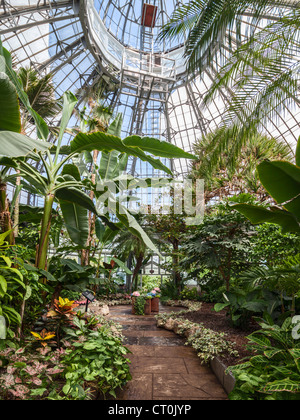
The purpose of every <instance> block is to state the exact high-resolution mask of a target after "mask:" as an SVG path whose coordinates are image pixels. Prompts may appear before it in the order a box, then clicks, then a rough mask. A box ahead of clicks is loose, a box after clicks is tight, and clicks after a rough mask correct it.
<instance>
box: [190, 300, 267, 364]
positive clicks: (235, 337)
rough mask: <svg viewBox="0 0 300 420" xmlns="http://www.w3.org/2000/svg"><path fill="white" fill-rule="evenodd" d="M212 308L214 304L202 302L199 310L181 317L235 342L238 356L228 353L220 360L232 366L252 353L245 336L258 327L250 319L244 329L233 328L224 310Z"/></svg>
mask: <svg viewBox="0 0 300 420" xmlns="http://www.w3.org/2000/svg"><path fill="white" fill-rule="evenodd" d="M213 308H214V304H212V303H205V302H203V303H202V308H201V310H200V311H197V312H191V313H189V314H186V315H184V316H183V318H184V319H187V320H189V321H191V322H195V323H198V324H203V325H204V326H205V327H206V328H209V329H211V330H213V331H217V332H221V333H225V334H226V337H225V338H226V340H228V341H232V342H234V343H236V344H235V349H236V350H237V351H238V352H239V357H238V358H236V357H233V356H230V355H227V356H225V357H223V358H222V362H223V363H224V364H225V365H226V366H234V365H237V364H238V363H241V362H244V359H245V358H246V359H249V357H250V356H252V354H251V353H250V352H249V350H247V348H246V346H247V344H248V340H247V338H246V337H247V336H248V335H250V334H251V333H253V332H254V331H257V330H258V329H259V325H258V324H257V323H256V322H255V321H252V322H251V323H250V325H249V326H248V327H247V329H246V330H245V329H244V330H241V329H237V328H234V327H232V326H231V325H230V320H229V318H228V317H227V315H226V310H224V311H221V312H215V311H214V310H213Z"/></svg>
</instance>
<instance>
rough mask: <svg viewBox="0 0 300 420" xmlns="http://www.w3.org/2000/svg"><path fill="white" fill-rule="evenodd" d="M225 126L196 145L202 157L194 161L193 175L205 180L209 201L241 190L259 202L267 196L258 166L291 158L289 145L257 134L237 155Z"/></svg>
mask: <svg viewBox="0 0 300 420" xmlns="http://www.w3.org/2000/svg"><path fill="white" fill-rule="evenodd" d="M227 132H228V135H224V131H223V130H222V129H219V130H216V131H215V132H213V133H210V134H208V135H207V136H203V137H202V138H201V139H199V140H198V141H197V142H196V143H195V144H194V152H195V154H196V155H197V156H199V160H198V161H196V162H195V163H193V165H192V171H191V174H190V176H191V178H192V179H204V180H205V199H206V202H209V201H211V200H212V199H214V198H217V199H221V200H222V199H223V198H226V197H228V196H232V195H238V194H241V193H249V194H252V195H253V194H254V195H255V196H256V198H257V199H258V200H259V201H264V199H265V198H266V197H267V196H268V195H267V192H266V191H265V189H264V188H263V186H262V184H261V182H260V180H259V177H258V175H257V171H256V168H257V166H258V165H259V164H260V163H261V162H262V161H263V160H266V159H270V160H275V159H285V160H287V161H292V159H293V155H292V153H291V150H290V148H289V147H288V146H287V145H286V144H285V143H284V142H283V141H280V140H278V139H274V138H271V137H268V136H266V135H264V136H263V135H261V134H259V133H256V135H253V136H251V137H249V138H248V140H247V143H246V144H245V145H244V146H243V147H242V148H241V150H240V152H239V153H238V154H236V153H235V144H234V142H232V141H229V142H228V141H227V140H228V139H230V133H231V130H229V129H228V130H227Z"/></svg>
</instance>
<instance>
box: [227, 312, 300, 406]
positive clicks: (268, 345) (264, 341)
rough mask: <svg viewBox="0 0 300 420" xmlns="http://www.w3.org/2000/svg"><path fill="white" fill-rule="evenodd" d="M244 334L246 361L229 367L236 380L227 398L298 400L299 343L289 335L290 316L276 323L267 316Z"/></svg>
mask: <svg viewBox="0 0 300 420" xmlns="http://www.w3.org/2000/svg"><path fill="white" fill-rule="evenodd" d="M260 325H261V330H259V331H256V332H255V333H253V334H251V335H250V336H249V337H248V340H249V350H251V352H252V354H254V356H253V357H251V358H250V360H249V361H247V362H245V363H243V364H240V365H237V366H232V367H230V368H229V370H230V371H231V372H232V374H233V375H234V376H235V378H236V380H237V382H236V386H235V389H234V390H233V392H232V393H231V394H230V399H231V400H299V399H300V387H299V383H300V368H299V356H300V343H299V341H298V342H297V341H296V340H294V339H293V336H292V331H293V324H292V319H291V318H288V319H287V320H286V321H285V322H284V324H283V325H282V326H281V327H279V326H278V325H275V324H274V323H273V321H272V319H270V318H269V317H268V319H266V320H261V323H260Z"/></svg>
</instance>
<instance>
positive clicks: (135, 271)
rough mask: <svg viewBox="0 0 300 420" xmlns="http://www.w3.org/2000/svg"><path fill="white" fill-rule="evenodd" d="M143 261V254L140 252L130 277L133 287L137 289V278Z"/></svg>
mask: <svg viewBox="0 0 300 420" xmlns="http://www.w3.org/2000/svg"><path fill="white" fill-rule="evenodd" d="M143 261H144V254H140V255H139V257H138V258H137V261H136V266H135V269H134V272H133V278H132V284H134V289H135V290H137V288H138V278H139V272H140V270H141V268H142V266H143Z"/></svg>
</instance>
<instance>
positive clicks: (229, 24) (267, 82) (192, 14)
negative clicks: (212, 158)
mask: <svg viewBox="0 0 300 420" xmlns="http://www.w3.org/2000/svg"><path fill="white" fill-rule="evenodd" d="M299 18H300V8H299V5H297V4H296V3H294V2H291V1H283V2H282V1H277V0H272V1H270V0H256V1H253V2H249V1H246V0H230V1H228V0H191V1H189V2H188V3H187V4H186V5H182V6H180V7H179V8H178V9H176V11H175V12H174V14H173V16H172V18H171V20H170V22H168V23H167V25H165V27H164V28H163V29H162V32H161V34H160V38H161V39H164V38H174V37H178V36H182V37H185V38H186V43H185V57H186V60H187V69H188V72H189V73H190V74H193V73H194V72H196V73H197V74H199V75H200V76H199V77H201V75H202V73H203V72H204V71H206V72H208V73H210V76H211V79H212V80H213V82H212V86H211V87H210V89H209V91H208V93H207V95H206V96H205V97H204V101H203V106H204V107H205V106H207V105H209V104H210V103H211V101H212V100H213V99H214V98H215V96H216V95H221V97H222V98H226V99H225V112H224V113H223V122H222V123H221V125H220V126H219V128H222V129H223V131H224V133H223V137H225V136H226V135H228V134H229V132H228V128H230V129H231V131H230V137H228V139H227V140H228V142H229V141H230V140H231V141H234V144H235V154H238V153H239V152H240V150H241V148H242V147H243V146H244V145H245V144H246V143H247V141H248V139H249V138H250V137H252V136H253V135H255V134H256V132H257V130H258V129H261V127H263V126H264V127H266V126H267V124H268V123H269V121H272V122H274V123H276V122H277V121H278V119H279V115H281V116H282V115H283V114H284V110H285V109H286V108H289V109H291V108H292V107H295V108H296V107H298V105H299V101H298V99H297V93H298V83H297V80H298V72H299V61H298V59H297V56H299V54H298V53H299V34H300V32H299V29H300V19H299ZM245 19H248V22H247V23H245ZM266 22H268V23H266ZM270 22H271V23H270ZM259 26H261V28H260V27H259ZM245 27H247V28H248V29H249V28H250V29H249V30H248V31H246V30H245ZM251 28H252V29H251ZM217 67H219V68H220V67H221V69H220V70H219V71H218V72H217V71H216V68H217ZM216 140H217V137H216ZM287 144H288V143H287ZM288 146H289V147H290V148H291V146H290V145H289V144H288ZM291 150H292V149H291Z"/></svg>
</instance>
